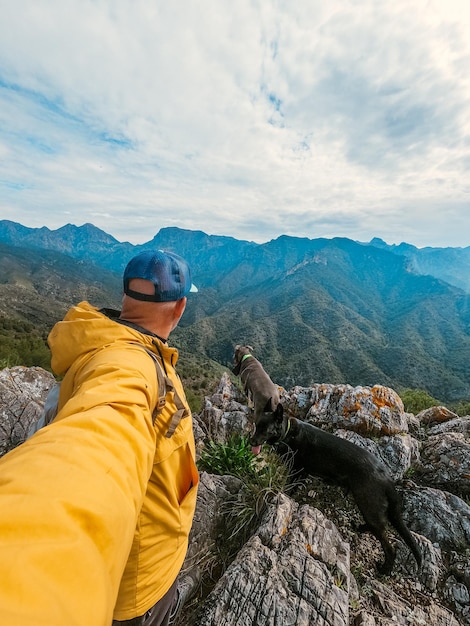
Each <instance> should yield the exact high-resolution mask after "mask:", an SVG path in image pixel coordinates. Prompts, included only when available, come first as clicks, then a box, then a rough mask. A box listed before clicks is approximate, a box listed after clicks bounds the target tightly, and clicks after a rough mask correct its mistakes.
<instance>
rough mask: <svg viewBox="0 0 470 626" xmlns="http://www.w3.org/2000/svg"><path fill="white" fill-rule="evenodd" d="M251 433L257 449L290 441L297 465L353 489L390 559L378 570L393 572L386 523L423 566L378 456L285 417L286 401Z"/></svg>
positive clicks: (366, 527)
mask: <svg viewBox="0 0 470 626" xmlns="http://www.w3.org/2000/svg"><path fill="white" fill-rule="evenodd" d="M255 426H256V430H255V432H254V434H253V435H252V437H251V444H252V446H254V447H257V446H261V445H262V444H263V443H265V442H266V443H269V444H279V443H280V442H281V445H282V444H286V445H287V446H288V447H289V448H290V449H291V450H292V451H293V453H294V467H295V468H296V469H297V470H301V471H304V472H306V473H308V474H313V475H315V476H319V477H321V478H323V479H326V480H327V481H331V482H334V483H336V484H338V485H340V486H342V487H345V488H346V489H347V490H350V491H351V493H352V495H353V497H354V500H355V502H356V504H357V506H358V508H359V510H360V512H361V513H362V516H363V518H364V520H365V522H366V523H365V525H364V526H363V527H361V530H368V531H370V532H371V533H372V534H373V535H375V537H377V539H378V540H379V541H380V543H381V545H382V549H383V551H384V554H385V561H384V563H383V565H382V566H381V567H380V568H379V573H380V574H382V575H388V574H390V572H391V571H392V568H393V564H394V562H395V556H396V549H395V547H394V546H393V545H392V544H391V543H390V541H389V540H388V538H387V533H386V526H387V522H390V524H391V525H392V526H393V527H394V528H395V529H396V530H397V531H398V533H399V534H400V536H401V537H402V538H403V540H404V541H405V543H406V544H407V545H408V547H409V548H410V550H411V552H412V553H413V555H414V557H415V559H416V562H417V563H418V567H419V566H420V565H421V553H420V551H419V549H418V546H417V545H416V542H415V540H414V538H413V536H412V534H411V533H410V531H409V529H408V528H407V526H406V525H405V522H404V521H403V517H402V505H401V501H400V497H399V495H398V493H397V491H396V489H395V484H394V481H393V478H392V477H391V475H390V473H389V472H388V470H387V468H386V467H385V465H383V463H381V462H380V461H379V460H378V459H377V458H376V457H375V456H374V455H373V454H371V453H370V452H368V451H367V450H365V449H363V448H361V447H359V446H357V445H355V444H354V443H352V442H350V441H347V440H346V439H341V437H336V436H335V435H332V434H330V433H327V432H325V431H324V430H322V429H321V428H317V427H316V426H312V425H311V424H308V423H307V422H302V421H300V420H298V419H295V418H290V419H287V418H285V417H284V416H283V407H282V404H279V405H278V407H277V409H276V411H275V412H274V414H272V415H262V416H261V418H260V419H259V420H258V422H256V424H255Z"/></svg>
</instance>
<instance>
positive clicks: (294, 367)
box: [0, 220, 470, 400]
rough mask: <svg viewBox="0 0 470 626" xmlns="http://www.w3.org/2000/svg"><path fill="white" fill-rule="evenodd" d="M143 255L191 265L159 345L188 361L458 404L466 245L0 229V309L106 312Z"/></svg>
mask: <svg viewBox="0 0 470 626" xmlns="http://www.w3.org/2000/svg"><path fill="white" fill-rule="evenodd" d="M148 248H161V249H167V250H173V251H175V252H177V253H178V254H180V255H182V256H183V257H185V258H186V259H187V260H188V262H189V263H190V265H191V268H192V274H193V282H194V283H195V284H196V285H197V287H198V288H199V293H198V294H190V297H189V303H188V307H187V310H186V312H185V315H184V317H183V320H182V322H181V324H180V326H179V327H178V328H177V329H176V330H175V331H174V334H173V335H172V339H174V343H175V344H176V345H177V346H178V347H179V348H180V350H181V351H182V352H188V353H191V354H193V355H196V356H197V358H200V361H201V363H202V362H203V361H204V359H207V358H210V359H212V360H214V361H217V362H218V363H220V364H222V365H224V366H230V365H231V360H232V354H233V348H234V345H235V344H237V343H245V344H249V345H251V346H253V350H254V354H255V355H256V356H257V357H258V358H259V359H260V360H261V362H262V363H263V365H264V366H265V368H266V370H267V371H268V372H269V373H270V375H271V378H272V379H273V380H274V381H275V382H276V383H278V384H280V385H283V386H284V387H286V388H290V387H292V386H294V385H302V386H308V385H310V384H312V383H313V382H328V383H335V384H339V383H348V384H351V385H374V384H382V385H387V386H391V387H393V388H395V389H397V390H399V389H403V388H419V389H423V390H426V391H427V392H428V393H430V394H432V395H434V396H435V397H436V398H440V399H442V400H455V399H463V398H470V337H469V328H470V306H469V303H470V296H469V293H470V247H468V248H423V249H418V248H416V247H414V246H412V245H410V244H406V243H402V244H400V245H399V246H396V245H388V244H386V243H385V242H384V241H382V240H381V239H373V240H372V241H370V242H368V243H364V242H356V241H352V240H350V239H345V238H333V239H324V238H320V239H308V238H298V237H288V236H281V237H279V238H278V239H275V240H272V241H269V242H267V243H264V244H257V243H254V242H250V241H242V240H237V239H235V238H232V237H221V236H215V235H207V234H206V233H203V232H201V231H190V230H182V229H179V228H174V227H171V228H163V229H161V230H160V231H158V232H157V234H156V235H155V236H153V238H152V239H149V241H148V242H147V243H145V244H141V245H132V244H130V243H128V242H124V243H123V242H119V241H118V240H116V239H115V238H114V237H112V236H110V235H108V234H107V233H105V232H103V231H101V230H100V229H98V228H96V227H95V226H93V225H92V224H85V225H83V226H74V225H71V224H68V225H66V226H63V227H62V228H59V229H57V230H49V229H48V228H46V227H43V228H38V229H35V228H28V227H26V226H23V225H21V224H17V223H15V222H11V221H8V220H3V221H0V284H1V285H2V302H1V303H0V311H1V312H2V313H3V315H7V314H8V315H17V316H20V317H23V318H27V319H29V320H34V321H35V322H36V323H38V324H48V325H51V324H52V323H53V322H54V321H55V320H56V319H59V317H61V315H62V314H63V311H65V309H66V308H67V307H68V306H70V304H73V303H75V302H77V301H79V300H80V299H89V300H90V301H91V302H92V303H93V304H96V305H97V306H103V305H105V304H106V305H109V306H116V307H118V306H119V301H120V295H121V278H120V277H121V273H122V270H123V268H124V267H125V265H126V263H127V262H128V260H129V259H130V258H131V257H132V256H133V255H134V254H136V253H137V252H139V251H140V250H143V249H148Z"/></svg>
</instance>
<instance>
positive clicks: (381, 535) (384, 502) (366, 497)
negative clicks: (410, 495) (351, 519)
mask: <svg viewBox="0 0 470 626" xmlns="http://www.w3.org/2000/svg"><path fill="white" fill-rule="evenodd" d="M363 487H365V485H363ZM354 492H355V493H354V499H355V501H356V504H357V506H358V508H359V510H360V511H361V513H362V517H363V518H364V521H365V524H363V525H362V526H361V527H360V529H359V530H360V532H364V531H368V532H370V533H371V534H372V535H374V537H376V538H377V539H378V540H379V541H380V545H381V546H382V550H383V552H384V556H385V560H384V562H383V564H382V565H381V566H379V567H378V571H379V574H381V575H382V576H387V575H388V574H390V572H391V571H392V568H393V565H394V563H395V556H396V549H395V546H394V545H393V544H392V543H390V541H389V539H388V536H387V522H388V506H389V503H388V499H387V497H386V492H385V490H384V489H382V488H380V485H378V484H376V485H375V489H373V490H372V491H371V490H370V489H368V488H361V489H354Z"/></svg>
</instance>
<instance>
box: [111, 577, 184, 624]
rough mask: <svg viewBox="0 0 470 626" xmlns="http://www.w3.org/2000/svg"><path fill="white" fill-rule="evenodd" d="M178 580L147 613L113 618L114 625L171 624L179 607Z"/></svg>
mask: <svg viewBox="0 0 470 626" xmlns="http://www.w3.org/2000/svg"><path fill="white" fill-rule="evenodd" d="M176 587H177V582H176V580H175V582H174V583H173V585H172V586H171V587H170V589H169V590H168V591H167V592H166V594H165V595H164V596H163V598H161V599H160V600H159V601H158V602H157V603H156V604H154V606H153V607H152V608H151V609H149V610H148V611H147V612H146V613H145V615H141V616H140V617H133V618H132V619H126V620H124V621H122V622H121V621H118V620H113V624H112V626H170V624H171V623H172V618H173V617H174V616H175V613H176V612H177V609H178V596H177V593H176Z"/></svg>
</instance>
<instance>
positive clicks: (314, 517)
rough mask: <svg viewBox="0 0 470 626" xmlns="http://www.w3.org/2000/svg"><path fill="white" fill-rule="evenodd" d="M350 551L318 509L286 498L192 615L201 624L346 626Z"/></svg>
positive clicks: (271, 508)
mask: <svg viewBox="0 0 470 626" xmlns="http://www.w3.org/2000/svg"><path fill="white" fill-rule="evenodd" d="M348 586H349V549H348V546H347V544H346V543H344V542H343V540H342V539H341V536H340V534H339V532H338V531H337V529H336V528H335V527H334V525H333V524H332V523H331V522H329V521H328V519H326V518H325V517H324V516H323V515H322V514H321V513H320V512H319V511H317V510H315V509H312V508H311V507H309V506H307V505H304V506H302V507H299V506H298V505H296V504H295V503H294V502H293V501H291V500H289V498H288V497H287V496H285V495H280V496H279V500H278V503H277V504H274V505H273V506H271V507H270V508H269V509H268V511H267V512H266V514H265V516H264V519H263V521H262V524H261V526H260V529H259V531H258V532H257V533H256V534H255V535H254V536H253V537H252V538H251V539H250V540H249V541H248V543H246V544H245V546H244V547H243V548H242V550H241V551H240V552H239V554H238V556H237V558H236V559H235V561H234V562H233V563H232V564H231V565H230V566H229V568H228V569H227V571H226V572H225V574H224V575H223V576H222V578H221V579H220V580H219V581H218V583H217V585H216V586H215V588H214V590H213V591H212V592H211V594H210V595H209V597H208V598H207V601H206V602H205V603H204V605H203V607H202V608H201V609H200V611H199V612H198V615H197V621H196V623H197V624H204V625H205V626H212V625H214V626H215V625H217V626H255V625H256V626H264V625H265V626H268V625H269V626H272V625H273V624H279V625H281V624H282V625H286V626H287V625H288V624H296V625H297V626H308V625H309V624H317V625H318V626H322V625H324V626H327V625H328V626H332V625H335V626H343V625H344V626H346V625H347V624H348V621H349V608H348Z"/></svg>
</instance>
